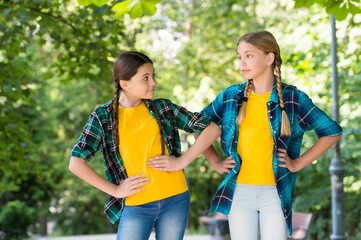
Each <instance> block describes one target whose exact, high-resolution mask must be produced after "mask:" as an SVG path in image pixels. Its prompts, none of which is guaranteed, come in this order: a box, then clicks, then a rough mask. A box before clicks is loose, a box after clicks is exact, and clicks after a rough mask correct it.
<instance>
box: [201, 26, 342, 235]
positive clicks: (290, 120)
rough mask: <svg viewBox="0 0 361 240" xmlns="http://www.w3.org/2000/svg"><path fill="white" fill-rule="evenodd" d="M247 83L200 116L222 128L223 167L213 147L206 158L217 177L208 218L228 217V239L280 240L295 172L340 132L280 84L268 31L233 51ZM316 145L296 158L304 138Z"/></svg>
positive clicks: (284, 231)
mask: <svg viewBox="0 0 361 240" xmlns="http://www.w3.org/2000/svg"><path fill="white" fill-rule="evenodd" d="M237 52H238V57H239V59H240V70H241V72H242V74H243V75H244V77H245V78H246V80H247V82H246V83H244V84H235V85H233V86H231V87H229V88H227V89H225V90H224V91H223V92H222V93H221V94H219V95H218V96H217V98H216V99H215V100H214V101H213V102H212V103H211V104H210V105H209V106H207V107H206V108H205V109H204V110H203V111H202V112H201V113H202V114H203V115H205V116H209V117H211V118H212V121H214V122H215V123H216V124H218V125H220V126H221V130H222V134H221V143H222V149H223V151H224V152H225V154H226V155H227V156H229V157H228V158H227V159H226V160H225V161H222V160H221V159H220V158H219V156H218V155H217V153H216V152H215V151H214V148H213V147H210V148H208V149H207V151H206V152H205V155H206V157H207V159H208V160H209V161H210V162H211V164H212V166H213V167H214V168H215V169H216V170H217V171H218V172H220V173H222V172H225V169H224V166H228V167H229V169H228V170H227V171H226V172H229V173H228V174H227V176H226V178H225V180H224V181H223V182H222V183H221V185H220V187H219V188H218V190H217V192H216V194H215V196H214V198H213V201H212V206H211V210H210V211H211V213H212V212H221V213H223V214H226V215H229V216H228V219H229V224H230V233H231V238H232V239H235V240H256V239H257V233H258V226H260V233H261V239H262V240H286V239H287V229H288V234H289V235H291V234H292V198H293V193H294V189H295V183H296V175H297V172H298V171H300V170H301V169H302V168H304V167H306V166H307V165H308V164H310V163H311V162H313V161H314V160H316V159H317V158H319V157H320V156H321V155H322V154H324V153H325V152H326V151H327V150H328V149H329V148H330V147H331V146H332V145H333V144H335V143H336V142H337V141H338V140H339V139H340V137H341V133H342V129H341V127H340V126H339V125H338V124H337V123H336V122H335V121H333V120H332V119H331V118H330V117H328V116H327V115H326V114H325V113H324V112H323V111H321V110H320V109H319V108H318V107H316V106H315V105H314V104H313V103H312V101H311V99H310V98H309V97H308V96H307V95H306V94H305V93H304V92H302V91H300V90H298V89H297V88H296V87H294V86H290V85H287V84H284V83H282V78H281V64H282V59H281V54H280V49H279V46H278V44H277V41H276V39H275V38H274V36H273V35H272V34H271V33H269V32H267V31H257V32H251V33H247V34H245V35H244V36H242V37H241V38H240V40H239V42H238V44H237ZM309 130H314V131H315V133H316V135H317V137H318V140H317V141H316V142H315V143H314V145H313V146H312V147H311V148H310V149H308V150H307V151H306V152H305V153H304V154H302V155H301V156H300V148H301V142H302V137H303V134H304V132H305V131H309Z"/></svg>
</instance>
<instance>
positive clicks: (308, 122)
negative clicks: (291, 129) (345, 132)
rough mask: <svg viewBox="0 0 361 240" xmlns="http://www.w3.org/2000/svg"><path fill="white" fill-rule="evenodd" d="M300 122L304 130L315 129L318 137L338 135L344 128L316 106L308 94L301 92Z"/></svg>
mask: <svg viewBox="0 0 361 240" xmlns="http://www.w3.org/2000/svg"><path fill="white" fill-rule="evenodd" d="M299 104H300V106H299V109H300V110H299V111H300V112H299V117H298V122H299V124H300V127H301V128H302V129H303V131H309V130H314V131H315V133H316V135H317V137H318V138H320V137H325V136H338V135H340V134H341V133H342V128H341V127H340V125H338V124H337V122H335V121H334V120H332V119H331V118H330V117H329V116H328V115H327V114H326V113H324V112H323V111H322V110H321V109H319V108H318V107H317V106H315V105H314V104H313V102H312V100H311V99H310V98H309V97H308V96H307V94H305V93H303V92H301V95H300V101H299Z"/></svg>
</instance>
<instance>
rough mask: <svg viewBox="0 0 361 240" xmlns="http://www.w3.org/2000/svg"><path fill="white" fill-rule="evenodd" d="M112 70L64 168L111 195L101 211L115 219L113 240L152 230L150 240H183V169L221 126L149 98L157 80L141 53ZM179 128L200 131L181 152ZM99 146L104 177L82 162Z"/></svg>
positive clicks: (142, 235)
mask: <svg viewBox="0 0 361 240" xmlns="http://www.w3.org/2000/svg"><path fill="white" fill-rule="evenodd" d="M113 75H114V84H115V97H114V100H111V101H109V102H108V103H106V104H104V105H101V106H99V107H98V108H97V109H96V110H95V111H94V112H93V113H91V114H90V117H89V121H88V123H87V124H86V125H85V127H84V130H83V134H82V135H81V136H80V137H79V139H78V141H77V143H76V144H75V146H74V148H73V150H72V152H71V159H70V163H69V169H70V170H71V171H72V172H73V173H74V174H75V175H77V176H78V177H80V178H81V179H83V180H84V181H86V182H87V183H89V184H91V185H93V186H94V187H96V188H98V189H100V190H102V191H103V192H105V193H107V194H109V195H110V196H111V197H110V199H109V201H108V202H107V203H106V204H105V207H104V211H105V214H106V215H107V217H108V218H109V220H110V221H111V222H112V223H115V222H116V221H117V220H118V219H120V222H119V227H118V234H117V239H127V240H128V239H134V240H144V239H148V238H149V236H150V234H151V231H152V229H153V227H154V228H155V234H156V239H160V240H165V239H167V240H180V239H183V235H184V230H185V227H186V223H187V218H188V213H189V202H190V197H189V192H188V187H187V184H186V180H185V177H184V173H183V171H182V169H183V168H185V167H186V166H187V165H188V164H189V163H190V162H192V161H193V160H194V159H195V158H196V157H197V156H198V155H199V154H201V153H202V152H203V151H205V150H206V149H207V148H208V147H209V146H210V145H211V144H212V142H213V141H214V140H215V139H217V138H218V137H219V136H220V133H221V130H220V128H219V127H218V126H217V125H216V124H214V123H212V122H211V120H210V118H209V117H205V116H202V115H201V114H199V113H192V112H189V111H187V110H186V109H185V108H183V107H180V106H177V105H176V104H174V103H172V102H171V101H169V100H167V99H154V100H153V99H152V98H153V96H154V90H155V87H156V85H157V82H156V80H155V77H154V68H153V62H152V61H151V60H150V59H149V58H148V57H147V56H146V55H144V54H142V53H140V52H125V53H123V54H121V55H120V56H119V57H118V58H117V59H116V61H115V63H114V69H113ZM178 129H182V130H184V131H186V132H189V133H197V134H200V136H199V138H198V139H197V141H195V142H194V144H193V145H192V146H191V147H190V148H189V149H188V150H187V151H186V152H185V153H184V154H183V155H181V145H180V138H179V134H178ZM99 148H100V149H101V151H102V154H103V158H104V163H105V174H106V179H104V178H103V177H102V176H101V175H99V174H98V173H97V172H95V171H94V170H93V169H92V168H91V167H90V166H89V165H88V164H87V161H90V160H91V159H92V157H93V156H94V154H95V153H96V152H97V151H98V150H99ZM150 159H152V160H153V161H152V162H150ZM158 159H161V160H162V161H161V162H160V163H159V162H158ZM164 169H167V171H159V170H164Z"/></svg>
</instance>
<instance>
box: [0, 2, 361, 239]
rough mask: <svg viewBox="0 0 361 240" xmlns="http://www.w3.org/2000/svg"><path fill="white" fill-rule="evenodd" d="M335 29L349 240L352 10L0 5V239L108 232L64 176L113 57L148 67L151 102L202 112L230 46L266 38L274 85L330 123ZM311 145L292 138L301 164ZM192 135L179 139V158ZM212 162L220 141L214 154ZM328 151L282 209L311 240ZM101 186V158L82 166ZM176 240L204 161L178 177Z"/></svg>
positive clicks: (354, 196) (357, 122) (321, 213)
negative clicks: (182, 193)
mask: <svg viewBox="0 0 361 240" xmlns="http://www.w3.org/2000/svg"><path fill="white" fill-rule="evenodd" d="M330 14H334V15H335V18H336V29H337V32H336V36H337V44H338V47H337V50H338V72H339V81H340V82H339V104H340V125H341V126H342V127H343V129H344V134H343V138H342V139H341V141H340V148H341V157H342V159H343V161H344V163H345V168H346V173H345V177H344V191H345V195H344V207H345V232H346V235H347V236H348V237H349V238H348V239H351V240H352V239H353V240H356V239H361V226H360V218H361V216H360V213H361V194H360V192H361V177H360V176H361V161H360V159H361V128H360V127H361V107H360V97H361V91H360V90H361V61H360V55H361V4H360V1H356V0H355V1H354V0H326V1H321V0H316V1H314V0H312V1H310V0H279V1H274V0H263V1H257V0H223V1H215V0H213V1H212V0H164V1H160V0H159V1H157V0H143V1H142V0H129V1H115V0H78V1H76V0H59V1H52V0H23V1H20V0H0V231H2V232H4V233H6V239H27V238H28V239H32V238H33V237H32V236H44V235H51V236H66V235H78V234H82V235H84V234H97V233H114V232H116V229H117V224H115V225H111V224H110V223H109V222H108V221H107V219H106V217H105V215H104V213H103V206H104V203H105V201H106V200H107V199H108V196H107V195H106V194H103V193H102V192H100V191H99V190H97V189H95V188H93V187H91V186H89V185H87V184H86V183H85V182H83V181H82V180H80V179H79V178H77V177H75V176H74V175H72V174H71V173H70V171H68V163H69V159H70V151H71V149H72V147H73V145H74V144H75V142H76V140H77V138H78V137H79V136H80V134H81V133H82V128H83V126H84V125H85V124H86V122H87V119H88V116H89V114H90V113H91V112H92V111H93V110H94V109H95V107H96V106H98V105H100V104H103V103H106V102H107V101H109V100H110V99H112V98H113V96H114V90H113V79H112V65H113V63H114V60H115V58H116V57H117V56H118V55H119V54H120V53H121V52H122V51H126V50H137V51H142V52H144V53H146V54H147V55H148V56H149V57H150V58H151V59H152V60H153V61H154V66H155V72H156V78H157V80H158V86H157V89H156V97H162V98H169V99H171V100H172V101H173V102H175V103H176V104H180V105H183V106H185V107H186V108H188V109H189V110H192V111H201V110H202V109H203V108H204V107H205V106H207V105H208V104H209V103H210V102H211V101H213V100H214V98H215V97H216V96H217V95H218V94H219V93H220V92H221V91H222V90H223V89H225V88H226V87H228V86H230V85H232V84H236V83H243V82H244V81H245V79H244V78H243V77H242V76H241V74H240V71H239V68H238V58H237V53H236V44H237V41H238V39H239V38H240V36H241V35H243V34H245V33H247V32H250V31H256V30H261V29H265V30H268V31H270V32H272V33H273V34H274V36H275V37H276V39H277V40H278V43H279V45H280V48H281V54H282V59H283V65H282V76H283V81H284V82H285V83H288V84H293V85H296V86H297V87H298V88H299V89H301V90H303V91H305V92H306V93H307V94H309V95H310V97H311V98H312V99H313V101H314V103H315V104H316V105H318V106H319V107H320V108H321V109H322V110H323V111H325V112H326V113H327V114H329V115H330V116H332V97H331V56H330V44H331V27H330V21H329V15H330ZM315 140H316V136H315V134H314V133H313V132H310V133H307V134H306V135H305V137H304V140H303V146H302V152H304V151H305V150H306V149H308V148H309V147H310V146H311V145H312V144H313V142H314V141H315ZM192 142H193V137H192V136H189V135H186V134H184V133H182V145H183V150H184V149H186V148H187V147H188V146H189V144H191V143H192ZM216 148H217V151H218V153H219V154H222V151H221V149H220V145H219V142H217V143H216ZM331 159H332V151H331V150H330V151H328V152H327V153H326V154H325V155H324V156H322V157H321V158H320V159H318V160H317V161H315V162H314V164H311V165H310V166H308V167H306V168H305V169H303V170H302V171H301V172H300V173H299V175H298V182H297V186H296V192H295V197H294V210H295V211H301V212H312V213H313V217H314V219H313V224H312V227H311V230H310V239H328V238H329V235H330V234H331V180H330V173H329V166H330V161H331ZM90 165H91V166H92V167H94V168H95V169H96V170H97V171H98V172H99V173H100V174H103V175H104V164H103V160H102V157H101V154H100V153H98V154H97V155H96V157H95V158H94V159H93V160H92V161H91V162H90ZM185 174H186V177H187V181H188V184H189V187H190V192H191V213H190V217H189V224H188V227H187V234H198V233H199V231H200V229H199V225H200V224H199V221H198V218H199V216H201V215H204V214H207V213H208V209H209V207H210V202H211V199H212V197H213V194H214V193H215V191H216V189H217V187H218V185H219V184H220V183H221V181H222V180H223V178H224V177H225V175H220V174H218V173H217V172H215V171H214V170H213V169H212V167H211V166H210V164H209V163H208V162H207V160H206V159H205V158H204V156H200V157H199V158H198V159H197V160H195V161H194V162H193V163H192V164H191V165H190V166H188V167H187V168H186V169H185Z"/></svg>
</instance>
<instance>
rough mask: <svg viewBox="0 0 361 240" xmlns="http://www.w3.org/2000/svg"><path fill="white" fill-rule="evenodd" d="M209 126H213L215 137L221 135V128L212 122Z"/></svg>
mask: <svg viewBox="0 0 361 240" xmlns="http://www.w3.org/2000/svg"><path fill="white" fill-rule="evenodd" d="M211 124H212V125H213V128H214V131H215V132H216V134H217V137H219V136H221V134H222V130H221V128H220V127H219V126H218V125H217V124H215V123H213V122H212V123H211Z"/></svg>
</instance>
